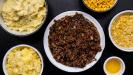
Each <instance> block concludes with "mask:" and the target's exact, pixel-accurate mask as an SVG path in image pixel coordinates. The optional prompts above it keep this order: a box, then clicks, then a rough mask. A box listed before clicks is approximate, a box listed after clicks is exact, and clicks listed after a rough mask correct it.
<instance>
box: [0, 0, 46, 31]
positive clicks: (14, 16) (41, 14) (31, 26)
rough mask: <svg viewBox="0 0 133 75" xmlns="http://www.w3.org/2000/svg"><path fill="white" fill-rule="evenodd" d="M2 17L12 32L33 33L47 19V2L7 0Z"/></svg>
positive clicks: (43, 0) (38, 0) (40, 0)
mask: <svg viewBox="0 0 133 75" xmlns="http://www.w3.org/2000/svg"><path fill="white" fill-rule="evenodd" d="M2 17H3V20H4V23H5V25H6V26H7V27H8V28H9V29H10V30H12V31H16V32H21V33H23V32H28V33H30V32H33V31H35V30H36V29H37V28H39V27H40V25H41V24H42V23H43V19H44V18H45V17H46V5H45V0H32V1H31V0H5V3H4V5H3V7H2Z"/></svg>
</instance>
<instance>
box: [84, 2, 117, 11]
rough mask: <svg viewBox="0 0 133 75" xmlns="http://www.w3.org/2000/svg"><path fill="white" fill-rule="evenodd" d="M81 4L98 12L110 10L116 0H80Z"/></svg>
mask: <svg viewBox="0 0 133 75" xmlns="http://www.w3.org/2000/svg"><path fill="white" fill-rule="evenodd" d="M82 1H83V4H84V5H85V6H86V7H87V8H88V9H90V10H92V11H94V12H98V13H102V12H107V11H109V10H111V9H112V8H113V7H114V6H115V5H116V4H117V2H118V0H82Z"/></svg>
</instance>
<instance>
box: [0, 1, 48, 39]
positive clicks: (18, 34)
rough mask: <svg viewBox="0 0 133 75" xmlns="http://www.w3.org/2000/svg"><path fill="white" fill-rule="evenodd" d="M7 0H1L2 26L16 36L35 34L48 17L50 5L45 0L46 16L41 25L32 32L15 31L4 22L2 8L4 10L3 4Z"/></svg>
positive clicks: (0, 18)
mask: <svg viewBox="0 0 133 75" xmlns="http://www.w3.org/2000/svg"><path fill="white" fill-rule="evenodd" d="M5 1H6V0H0V24H1V25H0V26H1V27H2V28H3V29H4V30H5V31H6V32H8V33H9V34H11V35H15V36H19V37H24V36H29V35H32V34H34V33H35V32H37V31H38V30H39V29H40V28H41V27H42V26H43V24H44V23H45V21H46V18H47V13H48V6H47V3H46V0H45V5H46V15H45V16H44V18H43V20H42V23H41V25H40V26H39V27H38V28H36V29H35V30H34V31H32V32H17V31H13V30H10V29H9V28H8V27H7V25H6V24H5V23H4V20H3V17H2V14H1V10H2V7H3V4H4V2H5Z"/></svg>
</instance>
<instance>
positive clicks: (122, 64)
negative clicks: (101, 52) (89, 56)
mask: <svg viewBox="0 0 133 75" xmlns="http://www.w3.org/2000/svg"><path fill="white" fill-rule="evenodd" d="M112 59H116V60H118V61H120V63H121V69H120V71H119V72H118V73H116V74H111V73H109V72H108V71H107V70H106V63H107V62H108V61H109V60H112ZM103 69H104V72H105V74H106V75H123V74H124V72H125V63H124V61H123V60H122V59H121V58H119V57H116V56H112V57H109V58H108V59H106V61H105V62H104V66H103Z"/></svg>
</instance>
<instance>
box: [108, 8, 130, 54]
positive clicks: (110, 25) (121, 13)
mask: <svg viewBox="0 0 133 75" xmlns="http://www.w3.org/2000/svg"><path fill="white" fill-rule="evenodd" d="M127 13H132V14H133V10H125V11H122V12H120V13H118V14H117V15H115V16H114V17H113V19H112V20H111V22H110V24H109V28H108V32H109V37H110V39H111V41H112V43H113V44H114V45H115V47H117V48H118V49H120V50H122V51H126V52H133V47H132V48H124V47H120V46H119V45H117V44H116V43H115V41H114V39H113V38H112V35H111V28H112V23H113V21H114V20H115V19H117V18H118V17H119V16H121V15H123V14H127Z"/></svg>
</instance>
